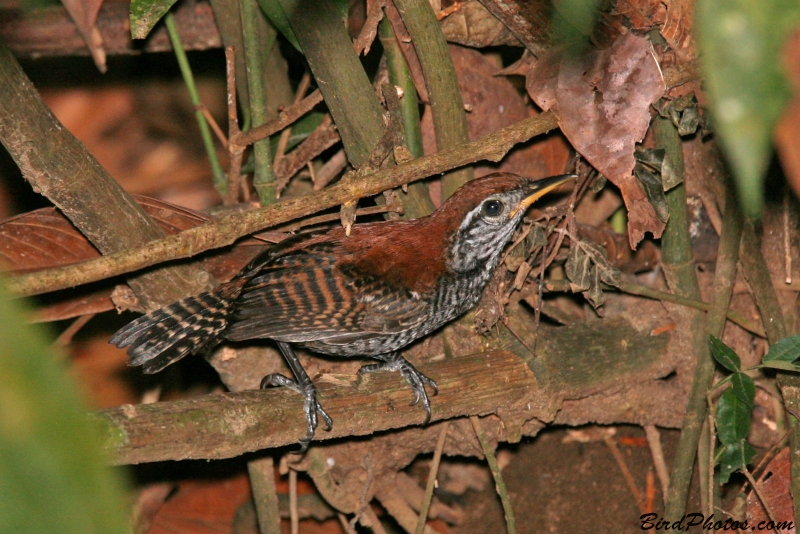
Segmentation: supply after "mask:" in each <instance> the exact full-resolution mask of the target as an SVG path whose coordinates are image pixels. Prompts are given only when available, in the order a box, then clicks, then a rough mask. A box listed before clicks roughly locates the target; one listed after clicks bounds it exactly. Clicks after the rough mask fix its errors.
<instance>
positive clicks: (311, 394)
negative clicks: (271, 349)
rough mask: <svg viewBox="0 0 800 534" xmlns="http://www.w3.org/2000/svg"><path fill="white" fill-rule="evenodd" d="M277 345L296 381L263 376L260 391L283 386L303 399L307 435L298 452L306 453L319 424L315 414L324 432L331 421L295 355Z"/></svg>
mask: <svg viewBox="0 0 800 534" xmlns="http://www.w3.org/2000/svg"><path fill="white" fill-rule="evenodd" d="M277 343H278V348H279V349H280V350H281V353H282V354H283V358H284V359H285V360H286V363H287V364H288V365H289V368H290V369H291V370H292V373H293V374H294V377H295V379H296V380H292V379H290V378H287V377H285V376H283V375H282V374H279V373H273V374H271V375H267V376H265V377H264V378H263V379H262V380H261V389H266V388H268V387H270V386H283V387H287V388H289V389H291V390H292V391H296V392H298V393H300V394H301V395H303V396H304V397H305V403H304V404H303V412H304V413H305V414H306V423H307V425H308V433H307V434H306V437H305V438H303V439H301V440H300V450H299V451H298V452H301V453H302V452H305V451H306V449H307V448H308V444H309V443H311V440H312V439H313V438H314V432H315V431H316V430H317V425H318V424H319V420H318V419H317V413H319V415H321V416H322V419H323V420H324V421H325V430H330V429H331V428H332V426H333V421H332V420H331V418H330V417H329V416H328V414H327V413H326V412H325V410H324V409H323V408H322V406H320V404H319V402H318V401H317V388H315V387H314V383H313V382H312V381H311V379H310V378H309V377H308V373H306V370H305V369H303V366H302V365H301V364H300V360H298V359H297V355H296V354H295V353H294V350H293V349H292V346H291V345H289V344H288V343H283V342H281V341H278V342H277Z"/></svg>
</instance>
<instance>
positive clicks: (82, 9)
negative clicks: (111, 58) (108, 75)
mask: <svg viewBox="0 0 800 534" xmlns="http://www.w3.org/2000/svg"><path fill="white" fill-rule="evenodd" d="M61 3H62V4H64V7H65V8H66V9H67V12H68V13H69V15H70V17H72V20H73V21H74V22H75V26H76V27H77V28H78V33H80V34H81V37H82V38H83V40H84V42H85V43H86V46H87V47H88V48H89V52H90V53H91V54H92V59H94V64H95V65H97V68H98V69H99V70H100V72H103V73H105V72H106V70H107V67H106V51H105V49H104V48H103V37H102V36H101V35H100V30H98V29H97V26H95V23H96V22H97V14H98V13H99V12H100V6H102V5H103V0H61Z"/></svg>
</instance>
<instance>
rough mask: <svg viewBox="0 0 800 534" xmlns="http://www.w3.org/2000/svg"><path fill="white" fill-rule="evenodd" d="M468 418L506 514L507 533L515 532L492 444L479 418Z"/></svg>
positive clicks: (515, 527) (511, 511)
mask: <svg viewBox="0 0 800 534" xmlns="http://www.w3.org/2000/svg"><path fill="white" fill-rule="evenodd" d="M469 420H470V422H471V423H472V428H474V429H475V434H476V435H477V436H478V441H480V443H481V448H482V449H483V454H484V456H486V462H487V463H488V464H489V470H490V471H491V472H492V477H493V478H494V486H495V489H496V490H497V495H499V496H500V502H501V503H502V504H503V513H504V514H505V516H506V530H507V531H508V534H516V533H517V522H516V520H515V519H514V509H513V508H512V507H511V498H510V497H509V496H508V489H507V488H506V483H505V481H504V480H503V473H501V472H500V466H499V465H497V457H496V456H495V455H494V451H493V450H492V446H491V444H490V443H489V440H488V439H487V438H486V434H485V433H484V432H483V427H482V426H481V421H480V419H478V418H477V417H476V416H474V415H472V416H470V418H469Z"/></svg>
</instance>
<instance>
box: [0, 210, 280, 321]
mask: <svg viewBox="0 0 800 534" xmlns="http://www.w3.org/2000/svg"><path fill="white" fill-rule="evenodd" d="M133 197H134V200H136V201H137V202H138V203H139V205H140V206H142V208H144V210H145V211H146V212H147V213H148V215H150V216H151V217H152V218H153V219H155V220H156V222H158V223H159V225H160V226H161V227H162V228H163V229H164V231H166V232H167V234H170V235H171V234H176V233H178V232H180V231H182V230H186V229H188V228H192V227H194V226H197V225H199V224H202V223H204V222H206V221H208V220H210V219H211V218H212V217H210V216H208V215H206V214H204V213H201V212H198V211H194V210H191V209H188V208H183V207H181V206H176V205H174V204H170V203H168V202H163V201H161V200H157V199H154V198H149V197H144V196H139V195H134V196H133ZM284 236H285V234H281V233H278V232H264V233H263V234H259V235H258V236H256V237H253V238H249V239H246V240H243V241H241V242H239V243H237V244H236V245H235V246H232V247H226V248H224V249H221V250H220V251H219V252H212V253H210V254H204V255H202V256H201V265H202V266H203V268H204V269H205V270H207V271H208V272H209V273H210V274H211V275H212V276H213V277H214V278H216V279H217V280H228V279H230V278H231V277H232V276H233V275H234V274H236V273H237V272H239V270H241V268H242V267H243V266H244V265H245V264H246V263H247V262H248V261H250V260H251V259H252V258H253V257H255V255H256V254H258V253H259V252H260V251H261V250H263V247H264V246H266V245H267V244H268V243H275V242H278V241H280V240H281V239H282V238H283V237H284ZM99 256H100V253H99V252H98V251H97V249H96V248H94V246H93V245H92V244H91V243H89V241H88V240H87V239H86V238H85V237H84V236H83V234H81V233H80V232H79V231H78V230H77V229H76V228H75V227H74V226H73V225H72V223H71V222H70V221H69V220H68V219H67V218H66V217H64V216H63V215H62V214H61V212H59V211H58V210H57V209H55V208H43V209H39V210H36V211H32V212H29V213H25V214H22V215H18V216H16V217H12V218H10V219H7V220H5V221H2V222H0V271H2V272H11V273H14V274H21V273H26V272H32V271H37V270H40V269H47V268H52V267H59V266H63V265H70V264H73V263H78V262H82V261H86V260H90V259H93V258H97V257H99ZM113 284H114V282H111V281H109V282H98V283H96V284H90V285H88V286H82V287H79V288H76V289H75V290H67V291H60V292H57V293H55V294H52V295H47V296H45V297H43V302H44V306H43V307H42V308H40V309H39V310H38V312H37V317H36V319H37V320H39V321H57V320H63V319H69V318H72V317H77V316H80V315H85V314H88V313H100V312H104V311H108V310H112V309H114V303H113V301H112V298H111V297H112V291H113V290H114V285H113Z"/></svg>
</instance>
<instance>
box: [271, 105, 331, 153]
mask: <svg viewBox="0 0 800 534" xmlns="http://www.w3.org/2000/svg"><path fill="white" fill-rule="evenodd" d="M325 115H326V114H325V113H323V112H321V111H312V112H311V113H306V114H305V115H304V116H303V118H301V119H300V120H298V121H297V122H295V123H294V124H293V125H292V133H291V134H290V135H289V140H288V142H287V143H286V152H289V151H290V150H291V149H293V148H294V147H296V146H297V145H299V144H300V143H301V142H303V141H305V139H306V137H308V136H309V135H311V134H312V133H313V132H314V130H316V129H317V126H319V125H320V124H321V123H322V119H324V118H325ZM279 141H280V136H279V135H273V136H272V137H271V138H270V142H271V147H272V153H273V154H275V153H276V152H277V150H278V142H279Z"/></svg>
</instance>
